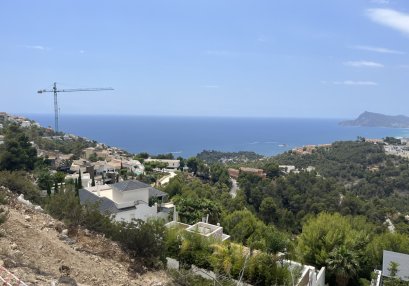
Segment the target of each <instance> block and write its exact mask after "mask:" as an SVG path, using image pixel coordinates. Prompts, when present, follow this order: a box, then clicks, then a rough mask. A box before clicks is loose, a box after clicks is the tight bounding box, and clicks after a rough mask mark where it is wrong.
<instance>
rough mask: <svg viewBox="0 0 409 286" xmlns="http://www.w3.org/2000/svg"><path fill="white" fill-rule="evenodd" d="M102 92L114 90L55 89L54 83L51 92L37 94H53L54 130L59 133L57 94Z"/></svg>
mask: <svg viewBox="0 0 409 286" xmlns="http://www.w3.org/2000/svg"><path fill="white" fill-rule="evenodd" d="M103 90H114V89H113V88H111V87H105V88H74V89H57V83H56V82H54V85H53V89H52V90H46V89H42V90H39V91H38V92H37V93H45V92H52V93H54V130H55V132H58V131H59V128H58V117H59V114H58V113H59V109H58V93H59V92H79V91H103Z"/></svg>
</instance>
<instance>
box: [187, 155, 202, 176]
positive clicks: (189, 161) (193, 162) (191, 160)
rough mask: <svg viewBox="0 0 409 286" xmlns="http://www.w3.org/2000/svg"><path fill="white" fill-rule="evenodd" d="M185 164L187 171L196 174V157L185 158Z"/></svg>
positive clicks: (197, 162)
mask: <svg viewBox="0 0 409 286" xmlns="http://www.w3.org/2000/svg"><path fill="white" fill-rule="evenodd" d="M186 166H187V167H188V168H189V172H192V173H194V174H196V173H197V169H198V167H199V160H198V159H197V158H196V157H191V158H189V159H187V161H186Z"/></svg>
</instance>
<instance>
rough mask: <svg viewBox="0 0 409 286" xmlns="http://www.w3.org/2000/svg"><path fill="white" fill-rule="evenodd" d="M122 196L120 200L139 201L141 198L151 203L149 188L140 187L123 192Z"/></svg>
mask: <svg viewBox="0 0 409 286" xmlns="http://www.w3.org/2000/svg"><path fill="white" fill-rule="evenodd" d="M121 194H122V196H121V197H120V198H119V199H120V201H118V202H129V201H132V202H134V201H137V200H141V201H144V202H146V203H149V189H148V188H145V189H138V190H133V191H126V192H122V193H121Z"/></svg>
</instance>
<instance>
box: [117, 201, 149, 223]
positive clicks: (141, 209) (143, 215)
mask: <svg viewBox="0 0 409 286" xmlns="http://www.w3.org/2000/svg"><path fill="white" fill-rule="evenodd" d="M156 216H157V207H155V206H152V207H150V206H149V205H147V204H139V205H137V206H136V208H135V209H132V210H129V211H125V212H120V213H117V214H116V216H115V220H116V221H122V220H124V221H126V222H131V220H132V219H141V220H143V221H147V220H148V218H151V217H156Z"/></svg>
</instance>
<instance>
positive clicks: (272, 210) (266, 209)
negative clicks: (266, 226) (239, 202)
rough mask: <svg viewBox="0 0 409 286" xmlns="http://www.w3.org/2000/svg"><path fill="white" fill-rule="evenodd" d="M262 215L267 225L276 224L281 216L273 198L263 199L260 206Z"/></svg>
mask: <svg viewBox="0 0 409 286" xmlns="http://www.w3.org/2000/svg"><path fill="white" fill-rule="evenodd" d="M260 215H261V217H262V218H263V219H264V221H265V222H266V223H274V222H276V221H277V218H278V217H279V216H280V215H279V208H278V207H277V204H276V202H275V201H274V199H273V198H272V197H266V198H264V199H263V201H262V202H261V205H260Z"/></svg>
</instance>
